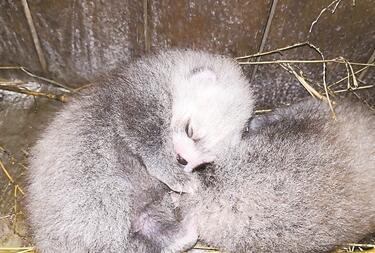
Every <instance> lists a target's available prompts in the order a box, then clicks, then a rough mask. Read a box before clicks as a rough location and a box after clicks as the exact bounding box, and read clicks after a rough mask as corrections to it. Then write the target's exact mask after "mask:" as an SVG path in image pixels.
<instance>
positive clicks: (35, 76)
mask: <svg viewBox="0 0 375 253" xmlns="http://www.w3.org/2000/svg"><path fill="white" fill-rule="evenodd" d="M0 69H1V70H21V71H22V72H24V73H26V74H27V75H29V76H31V77H34V78H37V79H39V80H43V81H45V82H48V83H51V84H53V85H55V86H57V87H60V88H63V89H65V90H66V91H68V92H72V90H73V88H71V87H69V86H67V85H65V84H62V83H59V82H56V81H55V80H52V79H48V78H46V77H42V76H38V75H36V74H34V73H31V72H30V71H29V70H27V69H26V68H25V67H23V66H0Z"/></svg>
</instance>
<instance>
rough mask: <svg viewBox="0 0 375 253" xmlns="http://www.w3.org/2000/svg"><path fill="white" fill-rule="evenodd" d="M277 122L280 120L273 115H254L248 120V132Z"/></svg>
mask: <svg viewBox="0 0 375 253" xmlns="http://www.w3.org/2000/svg"><path fill="white" fill-rule="evenodd" d="M279 120H280V118H279V117H278V115H277V114H275V113H269V114H265V115H256V116H254V117H251V118H250V119H249V120H248V123H247V127H248V129H249V130H250V131H259V130H261V129H262V128H264V127H266V126H269V125H271V124H275V123H277V121H279Z"/></svg>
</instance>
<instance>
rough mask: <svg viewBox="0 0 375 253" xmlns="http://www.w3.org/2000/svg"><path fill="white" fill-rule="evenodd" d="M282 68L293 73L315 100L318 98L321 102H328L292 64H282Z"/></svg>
mask: <svg viewBox="0 0 375 253" xmlns="http://www.w3.org/2000/svg"><path fill="white" fill-rule="evenodd" d="M281 66H282V67H283V68H284V69H285V70H287V71H288V70H289V71H290V73H292V74H293V75H294V76H295V77H296V78H297V80H298V81H299V82H300V84H301V85H302V86H303V87H304V88H305V89H306V90H307V91H308V92H309V93H310V95H311V96H312V97H314V98H318V99H320V100H323V101H326V100H327V99H326V97H324V96H322V95H321V94H320V93H319V92H318V91H317V90H315V89H314V88H313V87H312V86H311V85H310V84H309V83H308V82H307V81H306V80H305V78H303V76H302V75H300V74H298V73H297V72H296V71H295V70H294V69H293V67H292V66H291V65H290V64H281Z"/></svg>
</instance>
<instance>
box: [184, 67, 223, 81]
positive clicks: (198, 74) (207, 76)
mask: <svg viewBox="0 0 375 253" xmlns="http://www.w3.org/2000/svg"><path fill="white" fill-rule="evenodd" d="M216 79H217V76H216V73H215V72H214V71H213V70H212V69H210V68H206V67H200V68H195V69H193V70H192V71H191V73H190V80H192V81H197V82H215V81H216Z"/></svg>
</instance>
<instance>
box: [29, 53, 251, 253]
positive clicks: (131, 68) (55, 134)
mask: <svg viewBox="0 0 375 253" xmlns="http://www.w3.org/2000/svg"><path fill="white" fill-rule="evenodd" d="M228 90H231V91H234V93H233V94H236V99H235V100H234V99H233V98H232V97H231V96H223V94H224V93H226V92H227V91H228ZM199 91H201V93H200V92H199ZM191 93H194V95H190V94H191ZM181 94H183V95H181ZM239 94H240V96H238V95H239ZM251 96H252V94H251V92H250V89H249V87H248V82H247V80H246V79H245V78H244V77H243V75H242V72H241V70H240V68H239V66H237V65H236V64H235V63H234V62H233V61H232V60H230V59H228V58H226V57H223V56H217V55H211V54H208V53H204V52H194V51H190V50H172V51H166V52H162V53H159V54H156V55H153V56H149V57H145V58H142V59H139V60H137V61H135V62H133V63H131V64H130V65H127V66H120V67H119V69H118V70H117V71H115V72H113V73H111V75H109V76H107V77H104V78H103V79H102V80H100V81H99V82H98V84H96V85H94V86H92V87H90V88H88V89H87V90H85V91H83V92H82V94H80V95H79V96H78V97H76V98H74V99H73V100H72V101H71V102H70V103H68V104H67V105H66V106H65V107H64V108H63V109H62V110H61V111H60V112H59V113H57V115H56V117H55V118H54V120H53V121H52V122H51V123H50V125H49V126H48V127H47V128H46V130H45V131H44V133H42V135H41V138H40V139H39V141H38V142H37V144H36V145H35V147H34V148H33V149H32V151H31V159H30V169H29V175H28V183H29V184H28V189H27V190H28V193H27V203H26V204H27V209H28V213H29V219H30V225H31V229H32V231H33V233H34V238H35V242H36V245H37V248H38V249H39V251H40V252H41V253H49V252H72V253H82V252H91V253H98V252H109V253H110V252H129V253H131V252H161V251H163V252H174V251H177V250H183V249H185V248H186V247H189V246H191V245H192V244H194V242H195V241H196V239H197V238H196V237H197V234H196V232H195V230H194V229H191V227H194V226H192V225H191V223H192V222H191V220H190V219H187V218H186V219H181V220H180V219H177V218H176V217H175V215H174V213H173V210H172V209H171V208H169V205H170V201H169V198H168V192H169V191H170V190H173V191H177V192H193V191H194V189H195V188H196V185H197V183H196V182H197V181H196V178H195V177H194V176H193V175H191V173H189V172H186V171H191V170H192V169H193V168H194V167H195V166H198V165H199V164H200V163H204V162H209V161H211V159H213V158H214V157H215V155H216V153H218V152H219V151H220V148H219V149H218V148H216V147H223V146H228V145H235V143H236V142H238V141H239V139H240V138H239V137H240V136H241V129H242V128H243V126H244V125H245V123H246V120H247V118H248V117H249V114H251V112H252V103H253V100H252V97H251ZM215 97H216V98H217V99H215ZM180 100H183V101H180ZM204 101H210V103H211V104H210V106H207V105H205V103H204ZM181 103H182V104H184V103H187V104H186V108H184V107H183V106H182V104H181ZM201 114H204V115H205V116H204V117H203V116H201ZM232 115H236V116H232ZM207 119H209V120H210V121H205V120H207ZM207 122H210V124H209V125H208V124H207ZM212 124H214V125H216V126H217V127H218V129H225V131H223V132H222V134H221V135H220V136H218V137H217V138H215V135H214V137H212V135H213V134H215V133H216V131H218V130H217V129H213V131H209V130H210V129H211V128H212V126H213V125H212ZM220 126H221V128H220ZM193 138H194V140H193ZM198 138H199V139H198ZM176 149H177V151H178V152H176ZM179 163H180V164H179ZM181 163H183V164H181ZM182 165H188V166H185V167H183V166H182ZM185 170H186V171H185ZM166 198H168V201H167V200H166ZM164 207H168V208H164ZM154 213H158V214H163V215H164V216H163V217H166V219H165V220H163V222H162V223H161V221H160V222H159V221H155V220H151V219H149V217H152V216H153V214H154ZM159 224H162V225H163V229H162V230H158V229H159V228H160V226H159ZM155 231H156V233H153V232H155ZM164 231H165V236H164V237H162V235H164V234H163V233H164ZM155 234H157V235H159V237H155Z"/></svg>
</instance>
